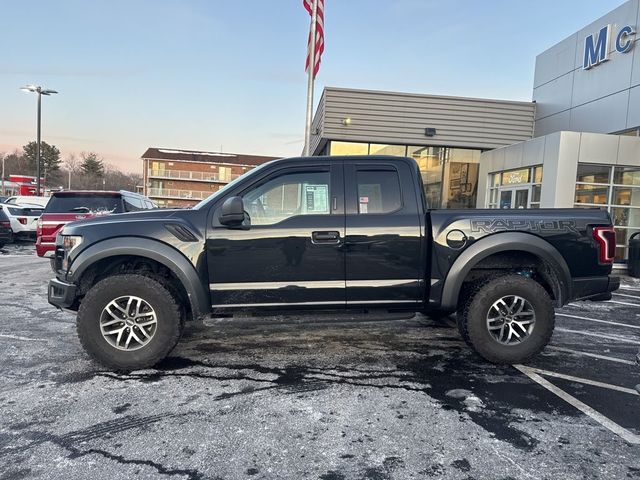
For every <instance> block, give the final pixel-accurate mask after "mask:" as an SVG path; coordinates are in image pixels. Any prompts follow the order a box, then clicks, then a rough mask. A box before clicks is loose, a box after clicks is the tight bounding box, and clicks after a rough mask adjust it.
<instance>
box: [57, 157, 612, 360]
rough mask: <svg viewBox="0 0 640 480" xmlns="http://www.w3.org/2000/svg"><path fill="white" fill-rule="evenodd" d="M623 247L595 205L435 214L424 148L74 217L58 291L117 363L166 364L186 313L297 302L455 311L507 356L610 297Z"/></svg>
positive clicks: (474, 337) (492, 349) (292, 164)
mask: <svg viewBox="0 0 640 480" xmlns="http://www.w3.org/2000/svg"><path fill="white" fill-rule="evenodd" d="M615 249H616V240H615V232H614V229H613V226H612V223H611V218H610V217H609V214H608V213H607V212H605V211H602V210H599V209H535V210H533V209H532V210H430V209H429V208H428V204H427V201H426V195H425V191H424V184H423V181H422V178H421V175H420V170H419V168H418V165H417V163H416V162H415V161H414V160H413V159H410V158H399V157H379V156H363V157H309V158H294V159H283V160H275V161H273V162H269V163H266V164H264V165H261V166H259V167H257V168H256V169H254V170H251V171H250V172H247V173H246V174H245V175H243V176H242V177H240V178H238V179H236V180H235V181H233V182H231V183H229V184H228V185H226V186H225V187H224V188H223V189H221V190H219V191H218V192H216V193H214V194H213V195H212V196H210V197H209V198H207V199H206V200H203V201H202V202H200V203H199V204H197V205H196V206H194V207H193V208H191V209H189V210H156V211H152V212H139V213H133V214H128V215H126V216H125V215H117V216H116V215H114V216H111V217H104V218H93V219H91V220H87V221H84V222H78V223H73V224H69V225H67V226H65V227H64V229H63V230H62V232H61V234H60V235H58V239H57V240H56V250H55V258H54V261H53V262H52V263H53V266H54V269H55V271H56V278H55V279H53V280H51V281H50V282H49V289H48V295H49V302H50V303H52V304H53V305H56V306H58V307H61V308H67V309H71V310H76V311H77V312H78V314H77V325H78V326H77V329H78V335H79V337H80V341H81V343H82V345H83V346H84V348H85V350H86V351H87V352H88V353H89V354H90V355H91V356H92V357H93V358H94V359H96V360H97V361H99V362H100V363H102V364H103V365H106V366H107V367H109V368H112V369H124V370H132V369H138V368H145V367H149V366H151V365H154V364H155V363H157V362H158V361H160V360H162V359H163V358H164V357H165V356H166V355H167V354H168V353H169V352H170V351H171V350H172V349H173V347H174V346H175V345H176V343H177V342H178V339H179V338H180V335H181V334H182V330H183V325H184V322H185V321H188V320H191V319H196V318H200V317H203V316H207V315H212V314H213V315H215V314H220V313H223V314H229V313H230V312H234V311H243V310H244V311H247V310H248V311H265V310H277V311H279V312H282V311H287V310H299V309H301V308H304V309H307V310H308V311H309V312H314V311H320V310H326V309H342V310H345V309H359V310H363V309H366V310H369V309H372V308H378V309H386V310H393V311H398V310H401V311H409V312H426V313H427V314H429V313H435V314H442V313H448V312H456V311H457V312H458V327H459V330H460V334H461V336H462V338H463V339H464V340H465V341H466V342H467V344H468V345H470V346H471V347H472V348H474V349H475V350H476V351H477V352H478V353H479V354H480V355H481V356H482V357H484V358H485V359H486V360H488V361H491V362H495V363H506V364H510V363H521V362H526V361H527V360H528V359H530V358H531V357H532V356H534V355H536V354H537V353H539V352H540V351H541V350H542V349H543V348H544V347H545V345H547V343H548V342H549V340H550V339H551V335H552V333H553V329H554V317H555V313H554V308H555V307H561V306H563V305H565V304H567V303H568V302H572V301H575V300H579V299H585V298H590V299H593V300H605V299H610V298H611V292H612V291H613V290H615V289H617V288H618V287H619V284H620V281H619V279H618V278H617V277H614V276H611V271H612V264H613V259H614V256H615Z"/></svg>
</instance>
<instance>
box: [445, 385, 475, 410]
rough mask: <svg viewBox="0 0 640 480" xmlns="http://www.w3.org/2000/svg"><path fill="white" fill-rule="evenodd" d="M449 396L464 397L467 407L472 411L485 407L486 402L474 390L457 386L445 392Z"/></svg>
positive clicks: (463, 401)
mask: <svg viewBox="0 0 640 480" xmlns="http://www.w3.org/2000/svg"><path fill="white" fill-rule="evenodd" d="M445 395H446V396H447V397H452V398H457V399H464V400H462V403H464V405H465V408H466V409H467V410H468V411H470V412H478V411H480V410H481V409H482V408H484V403H483V402H482V400H480V399H479V398H478V397H477V396H476V395H475V394H474V393H473V392H472V391H470V390H465V389H463V388H456V389H453V390H449V391H448V392H446V393H445Z"/></svg>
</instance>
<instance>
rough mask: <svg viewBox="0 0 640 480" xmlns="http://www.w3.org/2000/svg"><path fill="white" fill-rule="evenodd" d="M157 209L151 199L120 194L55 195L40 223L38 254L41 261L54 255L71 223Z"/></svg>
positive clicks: (69, 192) (94, 192) (82, 193)
mask: <svg viewBox="0 0 640 480" xmlns="http://www.w3.org/2000/svg"><path fill="white" fill-rule="evenodd" d="M152 208H157V206H156V204H155V203H153V202H152V201H151V200H149V199H148V198H147V197H145V196H143V195H140V194H137V193H133V192H127V191H124V190H120V191H119V192H105V191H102V190H99V191H92V190H77V191H66V192H55V193H54V194H53V195H52V196H51V199H50V200H49V203H47V207H46V208H45V209H44V212H43V213H42V215H41V216H40V219H39V220H38V229H37V236H38V239H37V241H36V252H37V253H38V256H39V257H49V256H51V255H53V252H54V250H55V248H56V245H55V243H56V235H57V234H58V231H59V230H60V229H61V228H62V227H64V226H65V225H66V224H67V223H69V222H75V221H78V220H84V219H86V218H92V217H95V216H98V215H109V214H112V213H124V212H137V211H139V210H150V209H152Z"/></svg>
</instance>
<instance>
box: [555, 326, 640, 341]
mask: <svg viewBox="0 0 640 480" xmlns="http://www.w3.org/2000/svg"><path fill="white" fill-rule="evenodd" d="M556 332H565V333H577V334H578V335H586V336H587V337H598V338H606V339H607V340H616V341H618V342H620V343H630V344H631V345H640V342H639V341H638V340H631V339H629V338H624V337H619V336H617V335H605V334H603V333H593V332H583V331H581V330H569V329H568V328H556Z"/></svg>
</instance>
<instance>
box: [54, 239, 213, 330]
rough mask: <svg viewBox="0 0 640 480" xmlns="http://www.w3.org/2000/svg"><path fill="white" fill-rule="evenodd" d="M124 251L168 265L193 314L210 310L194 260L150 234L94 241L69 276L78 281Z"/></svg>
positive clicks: (79, 257) (76, 259) (81, 255)
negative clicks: (92, 267)
mask: <svg viewBox="0 0 640 480" xmlns="http://www.w3.org/2000/svg"><path fill="white" fill-rule="evenodd" d="M121 255H132V256H137V257H145V258H149V259H151V260H154V261H156V262H158V263H160V264H162V265H164V266H165V267H167V268H168V269H169V270H170V271H171V272H172V273H173V274H174V275H175V276H176V277H177V278H178V279H179V280H180V282H181V283H182V285H183V286H184V289H185V290H186V292H187V295H188V296H189V302H190V304H191V311H192V313H193V318H194V319H196V318H199V317H201V316H203V315H205V314H207V313H208V311H209V309H210V305H209V296H208V293H207V292H206V291H205V289H204V287H203V284H202V281H201V280H200V277H199V276H198V272H197V271H196V269H195V267H194V266H193V264H192V263H191V262H190V261H189V260H188V259H187V257H185V256H184V255H183V254H182V253H181V252H180V251H179V250H176V249H175V248H173V247H171V246H169V245H167V244H166V243H162V242H159V241H156V240H151V239H148V238H139V237H118V238H111V239H108V240H103V241H100V242H97V243H94V244H93V245H91V246H90V247H88V248H87V249H86V250H83V251H82V252H80V254H79V255H78V256H77V257H76V258H75V259H74V260H73V263H72V264H71V267H70V268H69V271H68V272H67V280H68V281H70V282H73V283H75V281H77V280H79V279H80V278H81V277H82V274H83V273H84V272H85V271H86V270H87V269H88V268H89V267H90V266H91V265H93V264H94V263H95V262H97V261H99V260H102V259H105V258H108V257H115V256H121Z"/></svg>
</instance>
